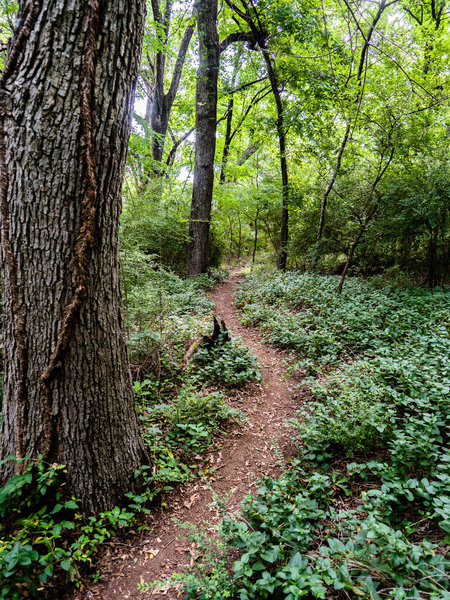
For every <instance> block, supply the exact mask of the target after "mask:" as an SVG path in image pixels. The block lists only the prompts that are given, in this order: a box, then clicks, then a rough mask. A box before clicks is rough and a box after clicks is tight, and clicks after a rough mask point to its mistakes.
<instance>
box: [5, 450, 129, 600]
mask: <svg viewBox="0 0 450 600" xmlns="http://www.w3.org/2000/svg"><path fill="white" fill-rule="evenodd" d="M6 460H14V461H15V462H16V463H18V464H19V465H21V466H22V469H21V472H20V474H16V475H14V476H13V477H12V478H11V479H10V480H9V481H8V483H7V484H6V486H4V487H3V488H1V490H0V517H1V528H0V598H3V599H4V600H22V599H23V598H25V597H35V596H37V595H38V594H39V592H40V591H43V590H44V588H45V587H46V586H47V587H48V586H51V585H52V581H53V580H54V585H58V584H59V585H61V583H66V584H67V583H71V582H74V583H75V584H80V583H81V580H80V568H81V567H82V566H87V567H90V566H91V565H92V562H93V559H94V557H95V554H96V552H97V550H98V548H99V546H100V545H101V544H102V543H104V542H105V541H106V540H108V539H110V538H111V537H112V536H113V535H114V534H115V533H117V531H118V530H119V529H121V528H123V527H127V526H129V525H130V524H131V523H133V522H134V521H135V519H136V515H137V513H138V512H139V509H140V506H139V503H135V509H134V510H130V509H129V508H119V507H116V508H113V509H112V510H111V511H106V512H103V513H101V514H100V515H97V516H95V517H94V516H93V517H87V518H86V517H83V516H82V514H81V508H80V502H79V501H78V500H77V499H76V498H72V497H70V498H69V497H67V496H66V495H65V493H64V474H65V467H64V465H54V464H53V465H51V464H47V463H45V462H44V461H43V460H42V457H39V458H38V459H34V460H33V459H30V458H29V457H25V458H23V459H20V460H16V459H14V458H13V457H9V458H8V459H6ZM138 499H139V498H138ZM55 593H56V592H55Z"/></svg>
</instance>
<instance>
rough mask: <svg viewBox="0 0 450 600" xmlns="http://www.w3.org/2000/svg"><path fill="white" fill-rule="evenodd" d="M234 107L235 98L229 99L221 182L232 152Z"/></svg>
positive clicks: (223, 180)
mask: <svg viewBox="0 0 450 600" xmlns="http://www.w3.org/2000/svg"><path fill="white" fill-rule="evenodd" d="M233 107H234V98H233V96H231V98H230V99H229V100H228V109H227V127H226V130H225V142H224V145H223V154H222V164H221V166H220V179H219V182H220V183H221V184H223V183H225V169H226V166H227V163H228V156H229V154H230V146H231V126H232V123H233Z"/></svg>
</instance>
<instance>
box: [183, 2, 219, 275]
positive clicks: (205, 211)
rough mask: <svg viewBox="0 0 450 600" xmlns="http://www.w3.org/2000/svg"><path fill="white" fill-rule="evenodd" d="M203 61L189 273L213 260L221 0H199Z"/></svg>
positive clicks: (199, 79) (199, 80) (198, 95)
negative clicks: (213, 208)
mask: <svg viewBox="0 0 450 600" xmlns="http://www.w3.org/2000/svg"><path fill="white" fill-rule="evenodd" d="M197 10H198V18H197V22H198V37H199V54H200V62H199V68H198V72H197V89H196V109H195V111H196V112H195V162H194V187H193V192H192V205H191V218H190V223H189V237H190V241H189V245H188V259H187V274H188V275H189V276H195V275H199V274H200V273H204V272H205V271H206V270H207V268H208V264H209V227H210V220H211V203H212V195H213V188H214V154H215V149H216V118H217V116H216V115H217V77H218V72H219V39H218V35H217V23H216V20H217V0H198V3H197Z"/></svg>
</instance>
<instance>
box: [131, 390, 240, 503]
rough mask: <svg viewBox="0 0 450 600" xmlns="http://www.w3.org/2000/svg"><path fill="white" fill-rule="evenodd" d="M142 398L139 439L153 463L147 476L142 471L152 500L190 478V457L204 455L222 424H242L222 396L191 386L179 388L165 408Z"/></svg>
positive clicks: (238, 416)
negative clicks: (168, 487) (171, 485)
mask: <svg viewBox="0 0 450 600" xmlns="http://www.w3.org/2000/svg"><path fill="white" fill-rule="evenodd" d="M143 398H144V400H141V402H143V404H142V405H141V410H140V413H141V414H140V418H141V420H142V423H143V438H144V441H145V442H146V444H147V446H148V448H149V451H150V454H151V456H152V461H153V467H152V469H151V472H150V470H149V469H148V468H147V467H145V469H144V470H146V471H147V472H146V477H145V478H146V482H147V484H148V485H149V486H150V487H149V490H151V493H152V495H153V496H154V495H156V494H157V493H159V492H160V491H161V489H162V488H163V487H164V488H165V489H167V485H166V484H169V485H170V484H171V483H175V482H183V481H188V480H189V479H190V478H192V477H193V476H194V475H195V472H193V470H192V468H193V466H195V465H192V458H191V457H192V456H193V455H197V454H199V453H201V452H204V451H205V450H206V449H207V448H208V447H209V446H210V445H211V443H212V441H213V435H214V434H216V433H218V432H220V431H222V430H223V426H224V424H225V423H230V422H236V423H239V422H242V421H243V420H244V416H243V415H242V413H241V412H239V411H237V410H235V409H233V408H230V407H229V406H227V404H226V402H225V398H224V396H223V394H221V393H219V392H212V393H206V392H201V391H200V392H199V391H196V390H195V389H194V388H193V387H192V386H191V385H186V386H184V387H182V388H181V389H180V391H179V393H178V395H177V396H176V397H175V398H174V399H172V400H170V402H169V403H167V404H166V403H158V402H155V401H154V400H153V399H152V397H151V396H144V397H143ZM189 465H191V466H189Z"/></svg>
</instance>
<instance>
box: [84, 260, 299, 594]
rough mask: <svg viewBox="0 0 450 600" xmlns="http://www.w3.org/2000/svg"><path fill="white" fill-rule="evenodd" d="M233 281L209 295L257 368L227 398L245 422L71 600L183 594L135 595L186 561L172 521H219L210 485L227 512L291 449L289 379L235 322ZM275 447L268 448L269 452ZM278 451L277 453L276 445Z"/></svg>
mask: <svg viewBox="0 0 450 600" xmlns="http://www.w3.org/2000/svg"><path fill="white" fill-rule="evenodd" d="M239 281H240V275H239V270H234V271H232V272H231V275H230V277H229V278H228V279H227V280H226V281H224V282H223V283H221V284H219V285H218V286H217V287H216V289H215V291H214V292H213V294H212V300H213V302H214V303H215V305H216V314H217V316H218V317H219V318H220V319H223V320H224V321H225V323H226V325H227V328H228V329H229V330H230V331H231V333H232V334H233V336H239V337H240V338H241V339H242V341H243V343H244V344H245V345H246V346H248V347H249V348H250V351H251V352H252V354H253V355H254V356H255V357H256V358H257V360H258V362H259V364H260V365H261V368H262V375H263V378H264V382H263V383H262V384H253V385H251V386H249V388H248V389H247V390H246V391H243V392H239V394H238V395H237V396H236V398H234V399H233V400H232V401H231V404H232V406H234V407H235V408H238V409H239V410H242V412H243V413H244V414H245V416H246V417H247V418H248V423H246V424H244V425H243V426H241V427H235V428H233V429H232V431H231V432H230V433H229V434H228V435H225V436H223V438H222V439H221V440H220V442H221V444H220V445H219V447H220V446H221V447H220V449H216V450H213V451H212V452H211V453H210V454H209V465H207V466H208V469H209V472H210V473H211V475H209V474H208V475H206V476H205V477H203V478H202V479H200V480H197V481H194V482H192V483H190V484H187V485H184V486H181V487H179V488H178V489H177V490H174V491H173V492H169V493H167V494H165V496H164V498H163V501H162V506H161V508H159V509H158V510H157V511H156V512H155V513H154V514H153V515H152V517H151V530H150V531H147V532H144V533H142V534H136V538H133V539H132V541H130V542H129V543H128V544H124V545H123V546H121V547H120V548H121V549H122V548H123V552H119V553H117V545H115V546H114V547H113V548H111V552H108V553H107V555H106V556H105V557H104V559H103V564H102V575H103V577H102V580H101V582H99V583H98V584H96V585H92V586H91V587H90V589H88V590H85V591H84V592H83V593H81V594H80V593H78V594H76V595H75V596H74V599H75V600H93V599H95V600H98V599H101V600H127V599H128V598H140V599H142V600H150V599H151V600H175V599H177V598H183V597H184V592H181V591H179V590H176V589H173V588H163V589H161V590H158V591H156V590H155V591H149V592H140V591H138V584H139V583H140V582H150V581H153V580H155V579H162V578H165V577H168V576H169V575H171V574H172V573H176V572H180V570H181V569H182V566H183V565H186V564H189V562H190V561H191V560H194V554H193V553H195V548H191V546H190V544H189V542H187V541H185V540H183V539H181V538H180V535H179V534H180V532H181V530H180V528H179V527H178V526H177V525H175V523H174V522H173V519H174V518H176V519H177V520H178V521H180V522H185V521H188V522H190V523H194V524H200V523H203V522H204V521H206V522H208V523H209V527H210V528H211V530H213V526H214V524H217V523H219V522H220V520H221V517H220V514H219V511H218V510H217V508H216V507H215V505H214V503H213V497H212V493H211V490H213V491H214V493H215V494H218V496H219V497H221V498H223V497H227V498H229V500H228V502H227V507H228V512H234V511H238V509H239V506H240V503H241V501H242V499H243V497H244V496H245V495H246V494H248V493H249V492H254V491H255V490H256V489H257V485H256V484H257V481H258V480H259V479H260V478H261V476H263V475H271V476H275V475H277V474H278V473H279V472H280V462H281V460H280V452H279V450H281V452H282V454H283V456H284V457H285V459H287V458H289V457H293V456H294V455H295V454H296V450H295V446H294V444H293V441H292V438H293V436H292V430H291V429H290V428H289V427H288V426H287V425H286V424H285V421H286V419H288V418H290V417H292V416H293V415H294V413H295V410H297V409H298V408H299V406H300V397H299V392H298V391H293V390H292V389H291V388H292V387H293V385H294V383H295V382H293V381H289V380H288V379H286V377H285V370H286V365H285V363H284V360H285V358H286V355H285V354H284V353H282V352H279V351H277V350H276V349H274V348H271V347H269V346H267V345H266V344H264V342H263V341H262V338H261V334H260V333H259V332H258V331H257V330H255V329H252V328H246V327H243V326H242V325H241V323H240V321H239V316H238V313H237V310H236V307H235V304H234V289H235V287H236V285H237V284H238V283H239ZM274 448H275V451H274ZM277 448H278V450H277Z"/></svg>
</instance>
